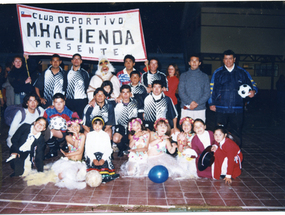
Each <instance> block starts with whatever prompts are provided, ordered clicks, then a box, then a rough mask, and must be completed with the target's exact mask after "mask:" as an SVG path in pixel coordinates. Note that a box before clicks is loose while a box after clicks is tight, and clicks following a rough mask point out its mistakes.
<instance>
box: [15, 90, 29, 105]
mask: <svg viewBox="0 0 285 215" xmlns="http://www.w3.org/2000/svg"><path fill="white" fill-rule="evenodd" d="M25 96H26V93H24V92H22V93H15V96H14V101H15V105H19V104H23V101H24V97H25Z"/></svg>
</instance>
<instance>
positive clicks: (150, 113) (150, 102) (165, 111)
mask: <svg viewBox="0 0 285 215" xmlns="http://www.w3.org/2000/svg"><path fill="white" fill-rule="evenodd" d="M175 117H178V113H177V111H176V109H175V106H174V104H173V102H172V100H171V99H170V98H169V97H168V96H165V95H164V93H161V96H159V99H157V100H155V98H154V97H153V93H150V94H149V95H148V96H147V97H146V98H145V100H144V119H145V120H146V121H150V122H153V123H154V122H155V120H157V119H159V118H166V119H168V121H169V124H170V126H171V127H173V122H172V121H173V119H174V118H175Z"/></svg>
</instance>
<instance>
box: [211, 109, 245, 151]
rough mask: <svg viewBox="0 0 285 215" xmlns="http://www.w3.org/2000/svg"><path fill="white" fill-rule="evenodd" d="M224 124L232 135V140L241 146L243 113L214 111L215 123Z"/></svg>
mask: <svg viewBox="0 0 285 215" xmlns="http://www.w3.org/2000/svg"><path fill="white" fill-rule="evenodd" d="M219 124H221V125H224V126H225V128H226V129H227V130H228V132H230V134H231V135H232V136H233V137H234V141H235V142H236V143H237V144H238V145H239V146H240V148H241V146H242V126H243V113H219V112H216V125H219Z"/></svg>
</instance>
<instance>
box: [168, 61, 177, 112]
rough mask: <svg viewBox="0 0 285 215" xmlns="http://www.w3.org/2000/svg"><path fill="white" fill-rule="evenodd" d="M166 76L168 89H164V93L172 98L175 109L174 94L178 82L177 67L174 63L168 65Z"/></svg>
mask: <svg viewBox="0 0 285 215" xmlns="http://www.w3.org/2000/svg"><path fill="white" fill-rule="evenodd" d="M166 77H167V81H168V91H164V94H165V95H166V96H168V97H169V98H171V99H172V102H173V104H174V105H175V107H176V110H177V96H176V95H175V94H177V89H178V84H179V69H178V66H177V65H176V64H169V65H168V67H167V71H166Z"/></svg>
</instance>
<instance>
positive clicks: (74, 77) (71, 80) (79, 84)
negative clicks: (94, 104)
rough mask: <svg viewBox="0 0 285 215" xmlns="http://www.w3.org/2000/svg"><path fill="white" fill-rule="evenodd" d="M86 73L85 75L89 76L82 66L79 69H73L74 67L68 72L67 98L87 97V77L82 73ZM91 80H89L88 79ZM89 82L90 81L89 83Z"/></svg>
mask: <svg viewBox="0 0 285 215" xmlns="http://www.w3.org/2000/svg"><path fill="white" fill-rule="evenodd" d="M84 72H85V73H86V75H85V77H89V75H88V73H87V71H85V70H84V69H82V68H80V69H79V70H77V71H74V70H73V67H72V68H71V70H70V71H69V72H68V74H67V89H66V98H67V99H85V98H87V94H86V89H85V86H86V84H85V81H86V80H85V79H84V77H83V75H82V73H84ZM87 81H89V80H87ZM88 84H89V83H88Z"/></svg>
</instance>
